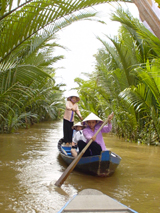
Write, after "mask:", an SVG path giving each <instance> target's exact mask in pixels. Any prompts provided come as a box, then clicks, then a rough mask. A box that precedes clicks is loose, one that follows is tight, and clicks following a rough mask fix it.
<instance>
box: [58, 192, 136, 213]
mask: <svg viewBox="0 0 160 213" xmlns="http://www.w3.org/2000/svg"><path fill="white" fill-rule="evenodd" d="M60 212H62V213H65V212H68V213H76V212H81V213H86V212H87V213H89V212H95V213H96V212H101V213H102V212H108V213H111V212H112V213H137V212H135V211H134V210H132V209H130V208H128V207H127V206H125V205H123V204H121V203H120V202H118V201H116V200H115V199H113V198H111V197H109V196H108V195H105V194H103V193H102V192H101V191H98V190H96V189H84V190H82V191H81V192H80V193H79V194H78V195H77V196H74V198H73V199H72V200H71V201H70V202H69V203H67V205H66V206H65V207H64V208H63V209H62V211H60Z"/></svg>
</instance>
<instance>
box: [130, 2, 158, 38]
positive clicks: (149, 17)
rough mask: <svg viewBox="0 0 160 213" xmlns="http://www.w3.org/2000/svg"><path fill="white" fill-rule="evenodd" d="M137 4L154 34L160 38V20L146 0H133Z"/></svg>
mask: <svg viewBox="0 0 160 213" xmlns="http://www.w3.org/2000/svg"><path fill="white" fill-rule="evenodd" d="M132 1H133V2H134V3H135V5H136V6H137V8H138V10H139V13H140V14H141V16H142V17H143V18H144V20H145V21H146V22H147V23H148V25H149V26H150V28H151V29H152V31H153V32H154V34H155V35H156V36H157V37H158V38H159V39H160V20H159V18H158V17H157V15H156V14H155V13H154V11H153V10H152V8H151V6H150V4H149V2H148V1H146V0H132Z"/></svg>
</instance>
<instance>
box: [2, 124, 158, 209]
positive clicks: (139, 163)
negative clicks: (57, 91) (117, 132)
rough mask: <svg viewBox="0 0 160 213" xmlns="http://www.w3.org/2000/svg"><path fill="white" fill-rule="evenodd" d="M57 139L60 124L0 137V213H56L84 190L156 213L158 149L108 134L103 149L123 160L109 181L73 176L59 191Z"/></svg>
mask: <svg viewBox="0 0 160 213" xmlns="http://www.w3.org/2000/svg"><path fill="white" fill-rule="evenodd" d="M61 137H62V122H45V123H41V124H36V125H34V126H33V127H31V128H30V129H28V130H21V131H19V132H18V133H14V134H8V135H0V213H3V212H4V213H5V212H7V213H12V212H17V213H37V212H38V213H56V212H58V211H59V210H60V209H61V207H62V206H63V205H64V204H65V203H66V202H67V201H68V200H69V199H70V198H71V197H72V196H73V195H74V194H76V193H78V192H79V191H81V190H82V189H85V188H94V189H97V190H100V191H102V192H103V193H105V194H107V195H109V196H111V197H112V198H115V199H117V200H118V201H120V202H122V203H123V204H125V205H127V206H129V207H130V208H132V209H134V210H136V211H137V212H139V213H159V212H160V147H151V146H146V145H141V144H139V145H138V144H133V143H129V142H125V141H123V140H120V139H118V138H117V137H115V136H111V135H109V134H107V135H105V136H104V139H105V142H106V145H107V147H108V148H109V149H111V150H112V151H113V152H115V153H117V154H118V155H120V156H121V157H122V160H121V163H120V165H119V167H118V168H117V170H116V172H115V173H114V175H113V176H111V177H108V178H99V177H93V176H89V175H85V174H82V173H79V172H77V171H73V172H72V173H71V174H70V175H69V177H68V178H67V180H66V181H65V182H64V184H63V185H62V186H61V188H59V187H56V186H55V185H54V184H55V182H56V181H57V180H58V178H59V177H60V176H61V174H62V173H63V172H64V171H65V169H66V168H67V166H66V164H65V163H64V162H63V161H62V159H61V158H60V156H59V155H58V150H57V142H58V140H59V138H61Z"/></svg>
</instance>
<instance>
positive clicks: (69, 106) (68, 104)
mask: <svg viewBox="0 0 160 213" xmlns="http://www.w3.org/2000/svg"><path fill="white" fill-rule="evenodd" d="M66 109H68V110H72V104H71V102H70V101H67V102H66Z"/></svg>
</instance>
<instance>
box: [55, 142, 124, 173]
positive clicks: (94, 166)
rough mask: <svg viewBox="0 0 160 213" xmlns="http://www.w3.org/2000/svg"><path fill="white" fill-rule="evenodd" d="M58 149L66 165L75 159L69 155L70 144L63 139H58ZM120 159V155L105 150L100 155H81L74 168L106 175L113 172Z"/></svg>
mask: <svg viewBox="0 0 160 213" xmlns="http://www.w3.org/2000/svg"><path fill="white" fill-rule="evenodd" d="M58 150H59V154H60V156H61V157H62V159H63V160H64V161H65V162H66V163H67V164H68V165H69V164H70V163H71V162H72V161H73V160H74V159H75V158H74V157H72V155H71V145H66V144H65V143H64V141H63V139H60V140H59V141H58ZM120 161H121V157H120V156H118V155H117V154H115V153H113V152H111V151H110V150H106V151H102V152H101V154H100V155H94V156H88V157H82V158H81V159H80V160H79V162H78V163H77V165H76V167H75V169H77V170H79V171H81V172H84V173H86V174H90V175H94V176H101V177H108V176H111V175H112V174H113V173H114V172H115V170H116V168H117V166H118V165H119V163H120Z"/></svg>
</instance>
